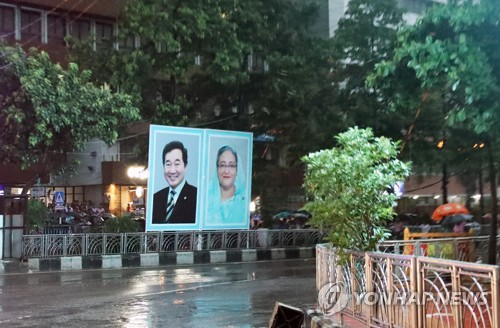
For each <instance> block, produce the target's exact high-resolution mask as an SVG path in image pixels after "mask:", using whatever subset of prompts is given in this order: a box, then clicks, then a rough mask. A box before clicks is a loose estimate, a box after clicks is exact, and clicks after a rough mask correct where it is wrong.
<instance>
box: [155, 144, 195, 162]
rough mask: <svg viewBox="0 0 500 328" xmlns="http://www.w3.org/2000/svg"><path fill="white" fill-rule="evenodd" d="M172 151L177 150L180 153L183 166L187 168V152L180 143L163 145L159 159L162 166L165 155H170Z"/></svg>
mask: <svg viewBox="0 0 500 328" xmlns="http://www.w3.org/2000/svg"><path fill="white" fill-rule="evenodd" d="M174 149H179V150H180V151H181V152H182V161H183V162H184V165H185V166H187V164H188V151H187V149H186V148H184V145H183V144H182V142H180V141H171V142H169V143H168V144H166V145H165V147H164V148H163V155H162V157H161V158H162V159H161V162H162V164H165V155H167V153H170V152H171V151H172V150H174Z"/></svg>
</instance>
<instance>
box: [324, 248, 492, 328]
mask: <svg viewBox="0 0 500 328" xmlns="http://www.w3.org/2000/svg"><path fill="white" fill-rule="evenodd" d="M316 261H317V270H316V274H317V277H316V284H317V289H318V291H320V293H319V298H322V297H323V296H324V294H322V292H321V291H322V290H324V289H325V286H332V285H335V286H337V288H339V286H340V288H341V289H340V292H341V293H340V297H339V295H336V296H337V298H332V296H331V295H329V296H328V298H326V305H328V306H327V307H324V308H323V310H324V312H326V313H329V314H332V316H336V317H337V319H338V320H340V321H342V318H343V316H344V315H348V316H350V317H352V318H355V319H357V320H358V321H360V322H361V323H362V324H363V325H365V326H366V327H402V328H406V327H409V328H417V327H418V328H421V327H423V328H427V327H432V328H434V327H440V328H441V327H446V328H452V327H453V328H455V327H457V328H465V327H477V328H480V327H481V328H482V327H500V321H499V320H500V318H499V315H500V267H499V266H494V265H487V264H480V263H470V262H463V261H454V260H448V259H442V258H432V257H429V256H415V255H401V254H390V253H382V252H372V253H370V252H369V253H361V252H347V256H346V257H345V258H344V261H342V260H341V258H340V257H339V256H338V255H337V254H336V252H335V249H333V248H331V247H329V245H324V244H323V245H318V246H317V247H316ZM328 288H331V287H328ZM336 291H337V292H338V291H339V289H336ZM334 299H335V300H336V301H337V304H340V305H341V306H340V307H337V308H335V307H334V305H335V304H330V303H328V301H332V300H334ZM339 300H341V302H340V303H338V302H339ZM318 301H319V304H320V305H323V306H324V305H325V298H324V297H323V298H322V299H318ZM332 309H337V310H338V312H335V311H333V312H328V311H331V310H332Z"/></svg>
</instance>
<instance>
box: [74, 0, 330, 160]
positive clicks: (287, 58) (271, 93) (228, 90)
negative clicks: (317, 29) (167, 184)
mask: <svg viewBox="0 0 500 328" xmlns="http://www.w3.org/2000/svg"><path fill="white" fill-rule="evenodd" d="M316 9H317V7H316V4H315V0H311V1H306V2H301V3H297V2H294V1H289V0H258V1H241V0H240V1H227V0H210V1H203V2H200V1H165V0H164V1H152V0H137V1H130V2H128V3H127V5H126V7H125V9H124V12H123V15H122V17H120V19H119V30H118V31H119V36H118V39H119V40H120V42H121V44H122V45H123V44H125V43H126V41H127V40H131V39H132V38H136V37H138V39H139V40H140V46H139V47H138V48H136V49H124V48H123V47H122V48H121V50H114V49H113V48H112V47H109V48H105V47H99V48H98V49H97V51H95V50H94V49H93V48H92V47H91V46H90V43H88V42H87V43H80V44H79V43H74V47H73V51H72V52H71V54H72V56H73V59H74V60H76V61H77V62H78V63H80V64H81V65H83V67H87V68H91V69H92V70H93V71H95V72H100V74H99V75H98V76H96V78H97V79H98V81H100V83H104V82H106V83H108V84H109V85H110V86H111V88H113V89H115V88H116V89H118V88H119V89H120V90H124V91H126V92H129V93H131V94H133V95H134V98H135V100H136V101H137V106H139V107H140V108H141V111H142V115H143V118H144V119H146V120H149V121H151V122H152V123H155V124H165V125H177V126H182V125H191V126H203V127H210V128H216V129H229V130H243V131H254V132H256V133H262V132H269V131H272V132H273V133H274V134H275V135H279V136H280V140H282V141H283V142H287V141H289V140H290V141H292V142H293V143H300V142H304V140H309V139H307V138H301V136H303V135H304V133H305V132H307V131H310V130H311V129H310V128H309V127H307V126H306V127H304V125H307V124H306V123H307V122H308V120H307V117H308V114H307V113H309V112H310V111H312V110H315V111H317V112H322V108H324V106H325V102H322V101H320V100H317V99H318V95H325V94H327V92H325V91H324V89H325V86H326V85H327V84H326V83H325V81H326V78H325V76H326V74H328V71H329V62H328V56H327V51H326V47H325V44H326V41H325V40H320V39H318V38H315V37H313V36H312V35H311V33H309V27H310V26H312V22H313V20H314V19H315V14H316ZM111 41H115V40H111ZM304 81H307V83H305V82H304ZM214 111H215V112H217V114H214ZM302 118H304V119H302ZM144 148H146V149H147V147H144ZM296 157H299V156H296Z"/></svg>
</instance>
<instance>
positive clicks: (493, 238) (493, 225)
mask: <svg viewBox="0 0 500 328" xmlns="http://www.w3.org/2000/svg"><path fill="white" fill-rule="evenodd" d="M493 153H494V150H493V145H492V142H491V141H490V142H489V143H488V162H489V171H490V172H489V173H490V188H491V203H492V205H491V222H490V239H489V243H488V264H496V257H497V212H498V206H497V182H496V171H495V161H494V157H493Z"/></svg>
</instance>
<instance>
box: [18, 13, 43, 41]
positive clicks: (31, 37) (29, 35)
mask: <svg viewBox="0 0 500 328" xmlns="http://www.w3.org/2000/svg"><path fill="white" fill-rule="evenodd" d="M21 40H26V41H39V42H41V41H42V15H41V13H40V12H38V11H31V10H25V9H23V10H21Z"/></svg>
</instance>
